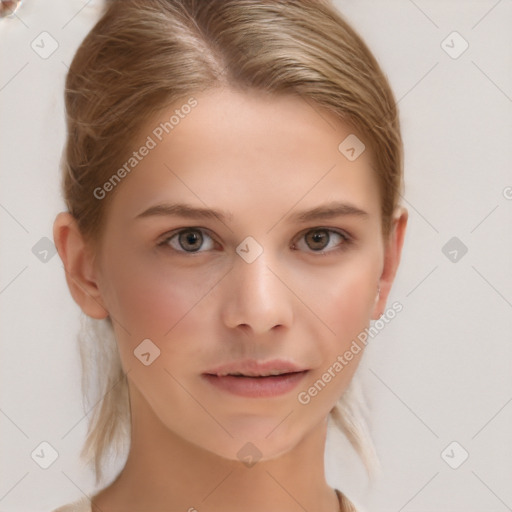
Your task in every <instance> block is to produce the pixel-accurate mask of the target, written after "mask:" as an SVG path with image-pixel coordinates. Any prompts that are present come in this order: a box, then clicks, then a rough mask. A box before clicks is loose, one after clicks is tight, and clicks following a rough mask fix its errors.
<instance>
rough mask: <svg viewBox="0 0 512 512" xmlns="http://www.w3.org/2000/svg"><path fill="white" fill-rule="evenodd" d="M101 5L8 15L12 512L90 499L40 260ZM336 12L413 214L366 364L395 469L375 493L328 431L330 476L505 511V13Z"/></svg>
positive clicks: (46, 269) (504, 7)
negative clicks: (396, 159) (85, 44)
mask: <svg viewBox="0 0 512 512" xmlns="http://www.w3.org/2000/svg"><path fill="white" fill-rule="evenodd" d="M99 5H100V3H99V2H97V1H95V0H93V1H91V2H82V1H79V0H53V1H48V0H47V1H42V0H39V1H37V2H36V1H34V0H25V2H24V4H23V5H22V7H21V8H20V10H19V11H18V13H17V16H16V17H11V18H4V19H0V37H1V45H0V120H1V123H0V130H1V131H0V143H1V152H0V168H1V180H2V187H1V189H0V225H1V240H0V243H1V247H2V251H1V267H0V308H1V314H2V322H1V325H0V329H1V344H2V345H1V354H2V357H1V388H0V389H1V395H0V431H1V432H2V435H1V437H0V440H1V441H0V442H1V471H0V511H2V512H8V511H9V512H10V511H13V512H14V511H23V512H27V511H41V512H43V511H49V510H51V509H53V508H54V507H56V506H58V505H62V504H63V503H66V502H69V501H72V500H74V499H77V498H79V497H81V496H82V495H83V494H82V493H84V492H85V493H90V492H92V490H93V489H94V484H93V479H92V475H91V474H90V473H89V472H88V471H87V470H86V469H85V468H84V467H82V466H81V465H80V463H79V460H78V453H79V450H80V448H81V446H82V443H83V441H84V436H85V430H86V423H87V417H86V415H85V413H84V411H83V409H82V405H81V396H80V366H79V357H78V351H77V345H76V340H75V339H76V332H77V330H78V326H79V323H78V320H79V309H78V307H77V306H76V305H75V303H74V302H73V301H72V299H71V297H70V295H69V292H68V290H67V287H66V285H65V281H64V271H63V268H62V264H61V261H60V259H59V257H58V255H55V256H54V257H51V258H50V259H49V260H48V261H47V262H46V263H44V262H42V261H40V260H39V259H38V258H37V257H36V255H35V254H34V253H33V252H32V248H33V246H34V245H35V244H36V243H38V241H39V240H40V239H41V238H42V237H48V238H50V239H51V238H52V222H53V219H54V217H55V215H56V213H57V212H58V211H60V210H62V209H63V202H62V199H61V198H60V192H59V183H58V182H59V171H58V168H59V159H60V155H61V150H62V145H63V142H64V130H65V127H64V114H63V85H64V77H65V73H66V71H67V65H69V63H70V62H71V59H72V56H73V54H74V52H75V50H76V48H77V47H78V45H79V44H80V42H81V41H82V39H83V37H84V36H85V35H86V33H87V32H88V30H89V29H90V28H91V27H92V25H93V24H94V22H95V21H96V20H97V19H98V16H99V10H98V7H99ZM336 5H337V6H338V7H339V8H340V10H341V12H342V13H343V14H344V15H345V16H346V17H347V19H348V20H349V21H350V22H352V23H353V25H354V27H355V28H356V30H358V32H359V33H360V34H361V35H362V36H363V38H364V39H365V40H366V41H367V43H368V45H369V46H370V48H371V50H372V51H373V52H374V54H375V55H376V56H377V58H378V59H379V61H380V63H381V64H382V66H383V68H384V70H385V71H386V73H387V75H388V77H389V79H390V81H391V85H392V87H393V89H394V92H395V95H396V97H397V100H398V103H399V109H400V115H401V120H402V127H403V136H404V142H405V173H406V180H405V196H404V204H405V206H407V207H408V209H409V214H410V219H409V226H408V232H407V236H406V241H405V245H404V251H403V260H402V264H401V267H400V270H399V273H398V276H397V279H396V282H395V286H394V288H393V291H392V296H391V297H390V302H389V305H390V304H391V303H392V302H393V301H394V300H398V301H400V302H401V303H402V304H403V306H404V309H403V311H402V312H401V313H400V314H398V315H397V317H396V318H395V319H394V320H393V321H392V322H391V323H390V324H388V325H387V326H386V327H385V329H383V330H382V331H381V332H380V334H379V335H378V336H377V337H375V338H374V339H372V340H371V342H370V344H369V346H368V349H367V352H366V355H365V359H364V361H363V364H362V366H361V368H360V371H361V372H362V373H363V374H364V381H365V383H366V387H367V389H368V392H369V395H370V397H371V401H372V404H373V427H372V430H373V435H374V438H375V442H376V445H377V449H378V452H379V454H380V457H381V462H382V467H383V471H382V474H381V477H380V479H379V480H378V481H377V483H376V484H374V485H373V486H370V485H369V483H368V481H367V479H366V477H365V474H364V472H363V469H362V466H361V464H360V463H359V462H358V460H357V458H356V457H355V455H354V453H353V452H351V451H350V450H348V449H347V447H346V444H345V443H344V442H343V440H342V439H341V440H340V439H339V436H335V435H332V436H330V437H329V439H328V450H327V454H326V465H327V472H328V479H329V482H330V483H331V484H332V485H334V486H336V487H338V488H341V489H343V490H344V491H345V492H346V493H347V494H348V495H349V496H352V497H353V498H354V499H355V500H357V501H358V502H359V503H361V504H363V505H365V506H366V507H367V509H368V511H369V512H400V511H404V512H420V511H421V512H423V511H447V512H458V511H460V512H462V511H464V512H481V511H485V512H504V511H507V510H512V486H511V485H510V482H511V481H512V442H511V440H510V436H511V433H512V428H511V427H512V404H511V402H512V377H511V369H512V366H511V361H512V345H511V343H510V341H511V331H512V320H511V319H512V315H511V312H512V310H511V308H512V278H511V268H512V261H511V259H512V258H511V254H512V237H511V233H512V229H511V228H512V222H511V219H512V172H511V163H512V145H511V141H512V122H511V119H512V118H511V113H512V59H511V54H512V50H511V49H512V31H511V30H510V28H511V27H512V1H511V0H500V1H496V0H489V1H487V0H478V1H476V0H473V1H469V0H459V1H440V0H439V1H434V0H415V2H412V1H409V0H395V1H391V0H386V1H380V2H377V1H369V0H364V1H363V0H357V1H356V0H337V1H336ZM43 31H46V32H48V33H49V34H51V36H52V37H53V38H54V39H55V40H56V41H57V42H58V45H59V46H58V48H57V50H56V51H55V52H54V53H53V54H52V55H50V56H49V57H48V58H42V57H40V56H39V55H38V54H37V53H36V52H35V51H34V50H33V49H32V48H31V43H32V41H35V43H34V44H39V46H40V47H41V46H42V43H41V37H47V36H40V34H41V32H43ZM453 31H457V32H458V33H459V34H460V35H461V36H462V38H463V39H464V40H465V41H467V43H468V44H469V47H468V49H467V50H466V51H465V52H464V53H462V54H461V55H460V56H458V57H457V58H452V57H451V56H450V55H449V54H448V53H447V52H446V51H445V49H447V50H448V51H450V52H452V55H454V54H455V53H457V52H458V51H460V49H461V48H462V46H461V44H462V43H463V42H462V41H461V40H458V39H456V36H450V34H451V33H452V32H453ZM448 36H450V37H448ZM447 38H448V39H447ZM445 40H446V42H445V43H444V44H442V42H443V41H445ZM443 46H444V48H445V49H444V48H443ZM449 47H451V48H449ZM45 48H46V49H48V48H49V46H48V45H47V44H45ZM41 51H42V50H41ZM452 237H457V238H458V240H459V241H460V242H457V243H459V245H460V243H463V244H464V245H465V246H466V247H467V249H468V252H467V253H466V254H465V255H464V256H462V257H460V254H461V253H460V252H459V253H458V255H459V256H458V259H457V261H455V262H454V261H450V259H449V258H448V257H447V256H445V254H444V253H443V251H442V248H443V247H444V245H445V244H446V243H447V242H448V241H449V240H450V239H451V238H452ZM49 256H50V255H49ZM43 441H46V442H48V443H50V444H51V445H52V446H53V447H54V448H55V449H56V450H57V452H58V454H59V457H58V458H57V460H56V461H55V462H54V463H53V464H52V465H51V466H50V467H49V468H48V469H42V468H40V467H39V465H38V464H36V462H35V461H34V460H33V459H32V458H31V453H32V452H33V451H34V450H35V449H36V448H37V447H38V446H39V445H40V443H41V442H43ZM453 441H456V442H457V443H459V445H460V446H461V447H462V448H459V447H456V448H455V449H454V450H453V451H451V450H450V449H449V450H448V452H447V455H446V452H445V459H446V460H449V462H451V463H452V465H454V464H455V463H457V462H458V461H459V458H460V456H461V453H462V452H461V450H462V449H464V450H465V451H467V452H468V453H469V457H468V459H467V460H466V461H465V462H464V463H463V464H462V465H460V467H459V468H458V469H452V468H451V467H450V466H449V465H448V464H447V462H445V460H444V459H443V458H442V456H441V454H442V453H443V451H444V450H445V448H446V447H447V446H448V445H449V444H450V443H452V442H453ZM311 512H312V511H311Z"/></svg>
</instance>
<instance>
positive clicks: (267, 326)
mask: <svg viewBox="0 0 512 512" xmlns="http://www.w3.org/2000/svg"><path fill="white" fill-rule="evenodd" d="M280 274H281V272H280V271H279V267H278V265H277V263H276V260H275V259H274V258H270V257H269V255H268V251H263V253H262V254H260V256H258V258H256V260H254V261H253V262H252V263H248V262H246V261H244V260H243V259H242V258H241V257H239V256H238V255H235V261H234V266H233V268H232V270H231V272H230V273H229V276H228V285H227V287H226V290H225V292H226V295H225V300H224V303H223V307H222V320H223V322H224V324H225V325H226V326H227V327H229V328H240V329H242V330H244V331H245V332H246V333H247V334H252V335H262V334H265V333H267V332H269V331H271V330H272V329H275V328H277V327H278V326H281V328H283V327H290V325H291V323H292V319H293V307H292V296H293V294H292V292H291V291H290V290H289V288H288V287H287V285H286V284H285V283H286V278H285V276H282V275H280Z"/></svg>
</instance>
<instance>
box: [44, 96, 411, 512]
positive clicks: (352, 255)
mask: <svg viewBox="0 0 512 512" xmlns="http://www.w3.org/2000/svg"><path fill="white" fill-rule="evenodd" d="M195 98H196V99H197V101H198V106H197V107H195V109H193V110H192V111H191V113H190V114H189V115H188V116H186V117H185V118H184V119H182V120H181V121H180V123H179V125H177V126H176V127H175V128H174V130H173V131H172V132H171V133H170V134H168V135H166V136H164V139H163V140H162V142H159V143H158V145H157V147H156V148H154V149H152V150H151V151H150V152H149V154H148V155H147V156H146V157H145V158H144V159H143V160H142V161H141V162H140V163H139V164H138V165H137V167H136V168H135V169H134V170H133V171H132V172H131V173H130V174H129V175H128V176H126V177H125V178H124V180H123V181H122V183H121V184H119V185H118V186H117V187H116V190H115V191H114V192H110V193H111V194H113V197H112V198H111V199H112V202H111V203H110V204H109V208H108V210H107V215H106V219H105V225H104V231H103V236H102V238H101V243H100V244H99V247H97V248H96V249H93V248H92V247H91V246H90V245H88V244H87V243H86V242H85V240H84V238H83V237H82V236H81V234H80V232H79V230H78V228H77V226H76V223H75V221H74V219H73V218H72V217H71V216H70V215H69V214H68V213H61V214H59V215H58V216H57V219H56V221H55V225H54V239H55V243H56V246H57V249H58V251H59V254H60V256H61V258H62V261H63V263H64V266H65V269H66V278H67V281H68V285H69V288H70V290H71V293H72V295H73V297H74V299H75V301H76V302H77V303H78V304H79V305H80V307H81V308H82V310H83V311H84V313H86V314H87V315H89V316H91V317H93V318H105V317H106V316H107V315H110V317H111V319H112V321H113V326H114V330H115V334H116V338H117V342H118V347H119V351H120V356H121V360H122V364H123V368H124V370H125V372H127V373H128V382H129V391H130V400H131V410H132V438H131V448H130V453H129V457H128V460H127V463H126V466H125V468H124V469H123V471H122V472H121V473H120V475H119V476H118V478H117V479H116V480H115V481H114V482H113V483H112V484H111V485H110V486H109V487H107V488H106V489H104V490H103V491H101V492H100V493H98V495H96V496H95V497H94V498H93V504H94V505H96V507H93V509H95V510H102V511H103V512H113V511H121V510H122V511H124V512H131V511H136V510H138V511H140V510H155V511H157V510H158V511H160V510H173V511H174V510H180V511H185V510H190V509H191V507H195V509H197V510H198V511H201V510H208V511H210V512H220V511H222V512H232V511H239V510H244V511H246V512H256V511H261V510H268V511H274V510H279V511H281V512H288V511H289V512H291V511H294V512H297V511H302V510H304V509H305V510H310V511H311V510H315V511H321V512H328V511H329V512H334V511H336V510H338V502H337V499H336V496H335V493H334V490H333V489H332V488H331V487H330V486H328V484H327V482H326V479H325V474H324V450H325V440H326V432H327V418H328V414H329V411H330V410H331V409H332V408H333V407H334V406H335V404H336V402H337V400H338V399H339V398H340V396H341V395H342V393H343V391H344V390H345V389H346V387H347V385H348V384H349V382H350V380H351V378H352V375H353V374H354V372H355V370H356V368H357V366H358V364H359V361H360V358H361V356H362V354H363V352H364V351H363V350H361V351H360V352H359V353H358V354H357V355H355V356H354V358H353V359H352V361H350V363H349V364H348V365H346V366H345V367H344V368H343V370H342V371H341V372H339V373H338V374H337V375H336V377H335V378H334V379H332V380H331V382H329V384H328V385H327V386H326V387H325V388H324V389H323V390H322V391H321V392H320V393H319V394H318V395H317V396H316V397H314V398H313V399H312V400H311V401H310V403H309V404H307V405H303V404H301V403H299V401H298V399H297V395H298V393H299V392H300V391H304V390H307V389H308V387H309V386H311V385H312V384H313V383H314V382H315V381H317V380H318V379H319V378H321V376H322V374H323V373H324V372H325V371H326V370H327V368H329V367H330V366H332V364H333V363H334V361H336V358H337V356H338V355H340V354H343V353H344V352H345V350H347V349H348V348H349V346H350V344H351V342H352V340H354V339H355V338H356V337H357V335H358V333H360V332H361V331H363V330H364V329H365V328H366V327H368V325H369V321H370V319H371V318H373V319H377V318H378V317H379V316H380V314H382V313H383V312H384V311H385V309H386V301H387V297H388V294H389V291H390V289H391V286H392V283H393V279H394V277H395V274H396V270H397V267H398V264H399V261H400V254H401V250H402V244H403V239H404V234H405V228H406V224H407V217H408V214H407V210H406V209H404V208H403V207H400V208H397V210H396V212H395V216H394V222H393V230H392V233H391V235H390V237H389V239H388V240H386V241H384V240H383V239H382V236H381V222H382V219H381V215H380V205H379V190H378V188H377V182H376V179H375V176H374V172H373V171H372V169H371V155H370V151H369V150H366V151H364V152H363V153H362V154H361V155H360V156H359V157H358V158H357V159H356V160H355V161H353V162H351V161H349V160H348V159H347V158H346V157H345V156H344V155H343V154H341V153H340V152H339V151H338V145H339V144H340V142H341V141H342V140H343V139H345V137H347V136H348V135H349V134H351V133H354V131H353V130H352V129H351V128H350V127H349V126H347V125H345V124H343V123H342V122H341V121H340V120H339V119H337V118H336V117H335V116H334V115H333V114H332V113H330V112H328V111H326V110H324V109H322V108H321V107H319V106H315V108H314V109H313V108H312V106H311V103H310V102H306V101H304V100H303V99H301V98H299V97H296V96H291V95H286V96H267V95H266V94H264V93H261V92H256V91H249V92H240V91H234V90H231V89H225V88H224V89H214V90H210V91H207V92H203V93H201V94H198V95H195ZM175 108H176V106H173V107H172V108H169V109H168V110H165V111H162V112H160V113H159V114H157V115H156V116H155V117H154V119H152V122H151V123H148V124H147V125H146V126H143V127H142V129H141V130H140V144H142V143H143V142H144V141H145V140H146V138H147V136H148V135H150V134H151V132H152V129H153V128H154V127H155V126H156V125H157V124H158V123H159V122H160V121H162V120H165V119H169V116H170V115H171V114H172V112H173V110H174V109H175ZM140 144H139V145H137V148H138V147H139V146H140ZM367 147H368V146H367ZM330 201H339V202H344V203H350V204H352V205H354V206H356V207H358V208H360V209H362V210H364V211H365V212H367V216H364V217H363V216H357V215H342V216H336V217H330V218H324V219H317V220H310V221H308V222H299V221H297V220H291V216H292V215H293V214H295V213H297V212H299V211H303V210H309V209H312V208H314V207H318V206H320V205H325V204H326V203H328V202H330ZM162 202H168V203H174V202H183V203H187V204H189V205H191V206H195V207H203V208H206V207H208V208H215V209H221V210H225V211H228V212H230V213H231V214H232V218H231V219H226V220H225V222H221V221H220V220H219V219H217V218H215V217H214V218H211V219H206V218H194V219H192V218H185V217H176V216H171V215H152V216H147V217H143V218H138V219H136V217H137V215H139V214H140V213H141V212H143V211H145V210H146V209H148V208H149V207H151V206H154V205H156V204H159V203H162ZM187 227H188V228H191V227H194V228H201V229H202V230H203V231H200V234H202V235H203V242H202V244H203V245H201V241H200V238H199V241H198V242H196V243H195V244H194V243H193V244H192V245H190V244H189V245H186V243H187V239H186V238H185V239H184V244H185V245H180V243H179V240H178V236H175V237H174V238H173V241H168V242H167V244H164V245H160V246H159V245H158V244H159V243H160V242H162V241H163V240H164V239H165V238H166V236H167V239H169V237H170V236H172V235H173V234H175V232H176V231H178V230H179V229H183V228H187ZM319 228H329V229H332V230H334V231H338V232H341V233H345V234H347V235H349V237H350V238H349V240H351V242H350V243H347V242H346V241H344V238H343V237H342V236H339V235H337V234H336V233H333V232H329V236H330V238H329V239H327V236H326V233H325V232H323V235H324V238H321V236H322V233H320V241H319V240H318V231H315V230H318V229H319ZM194 232H195V233H197V232H196V231H194ZM308 232H309V237H306V236H305V235H306V234H307V233H308ZM315 233H316V235H317V238H316V239H315V238H313V239H311V236H312V235H313V234H315ZM247 236H251V237H253V238H254V239H255V240H256V241H257V242H258V244H259V245H260V246H261V247H262V248H263V253H262V254H261V255H260V256H259V257H258V258H256V259H255V260H254V261H253V262H252V263H247V262H246V261H244V259H242V258H241V257H240V256H239V255H238V254H237V252H236V251H235V249H236V248H237V246H238V245H239V244H240V243H241V242H242V241H243V240H244V239H245V238H246V237H247ZM308 242H309V245H308ZM191 248H192V249H193V248H199V251H198V252H190V251H191ZM187 249H188V251H189V252H188V253H187V252H186V251H187ZM322 250H323V252H324V253H325V254H324V255H320V254H319V253H318V251H322ZM179 251H181V252H179ZM377 286H380V295H379V297H377V298H376V292H377ZM146 338H149V339H151V340H152V342H153V343H154V344H155V345H156V346H158V348H159V349H160V356H159V357H158V358H157V359H155V360H154V362H153V363H151V364H150V365H148V366H145V365H144V364H142V363H141V362H140V360H139V359H138V358H136V357H135V356H134V353H133V352H134V350H135V349H136V347H137V346H138V345H139V344H140V343H141V341H142V340H144V339H146ZM246 358H254V359H258V360H260V361H267V360H269V359H274V358H278V359H286V360H289V361H293V362H295V363H296V364H298V365H299V366H300V367H301V368H307V369H309V370H310V371H309V373H308V374H307V375H306V377H305V379H304V380H303V382H301V383H300V385H299V386H298V387H297V388H295V389H294V390H292V391H291V392H289V393H287V394H285V395H281V396H277V397H272V398H247V397H245V398H244V397H239V396H235V395H231V394H229V393H227V392H224V391H220V390H218V389H217V388H214V387H213V386H211V385H210V384H209V383H207V382H204V379H203V378H202V377H201V374H202V373H203V372H205V371H207V370H209V369H212V368H214V367H215V366H218V365H220V364H223V363H227V362H233V361H239V360H242V359H246ZM247 442H251V443H252V444H253V445H255V446H256V447H257V449H258V450H259V452H261V454H262V455H261V459H260V460H259V461H258V462H257V463H256V464H255V465H254V466H252V467H247V466H246V465H244V464H243V463H242V462H241V461H240V460H239V459H238V457H237V452H238V451H239V450H240V449H241V448H242V447H243V446H244V445H245V444H246V443H247Z"/></svg>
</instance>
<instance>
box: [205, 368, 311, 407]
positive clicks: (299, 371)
mask: <svg viewBox="0 0 512 512" xmlns="http://www.w3.org/2000/svg"><path fill="white" fill-rule="evenodd" d="M308 372H309V369H303V368H300V367H299V366H298V365H295V364H292V363H289V362H286V361H269V362H268V363H259V362H257V361H253V360H251V361H243V362H240V363H237V364H232V365H224V366H223V367H219V368H217V369H214V370H210V371H208V372H205V373H203V374H202V377H203V378H204V379H205V380H206V381H207V382H208V383H209V384H211V385H212V386H214V387H215V388H217V389H220V390H222V391H224V392H228V393H231V394H234V395H239V396H245V397H254V398H258V397H259V398H263V397H271V396H278V395H282V394H285V393H288V392H290V391H291V390H292V389H293V388H295V387H296V386H297V385H298V384H299V382H300V381H301V380H302V379H303V378H304V377H305V375H306V374H307V373H308Z"/></svg>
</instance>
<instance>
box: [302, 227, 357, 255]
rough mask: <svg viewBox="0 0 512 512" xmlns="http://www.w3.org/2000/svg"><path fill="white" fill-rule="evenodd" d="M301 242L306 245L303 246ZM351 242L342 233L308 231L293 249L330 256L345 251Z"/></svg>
mask: <svg viewBox="0 0 512 512" xmlns="http://www.w3.org/2000/svg"><path fill="white" fill-rule="evenodd" d="M303 240H304V241H305V242H306V244H305V245H304V244H303ZM351 242H352V240H351V238H350V236H349V235H345V234H344V233H343V232H339V231H335V230H333V229H328V228H315V229H310V230H309V231H308V232H307V233H306V234H305V235H303V236H302V237H301V238H300V239H299V241H298V242H297V243H296V244H294V246H293V249H297V248H298V249H301V250H303V251H305V252H309V253H310V254H311V253H317V255H318V256H323V255H325V254H330V253H333V252H335V251H340V250H344V249H347V248H348V246H349V245H350V243H351Z"/></svg>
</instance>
